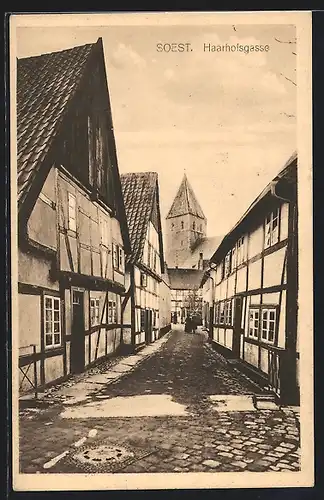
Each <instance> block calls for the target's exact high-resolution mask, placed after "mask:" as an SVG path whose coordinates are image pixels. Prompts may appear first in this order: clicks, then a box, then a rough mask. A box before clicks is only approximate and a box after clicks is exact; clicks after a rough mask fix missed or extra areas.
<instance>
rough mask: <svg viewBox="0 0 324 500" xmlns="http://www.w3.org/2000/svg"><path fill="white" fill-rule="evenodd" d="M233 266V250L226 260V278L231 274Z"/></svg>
mask: <svg viewBox="0 0 324 500" xmlns="http://www.w3.org/2000/svg"><path fill="white" fill-rule="evenodd" d="M231 268H232V251H229V252H228V254H227V255H226V257H225V260H224V276H223V277H224V278H227V276H229V275H230V274H231V270H232V269H231Z"/></svg>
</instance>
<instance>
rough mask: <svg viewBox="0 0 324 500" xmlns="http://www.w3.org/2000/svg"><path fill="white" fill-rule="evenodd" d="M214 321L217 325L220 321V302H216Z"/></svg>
mask: <svg viewBox="0 0 324 500" xmlns="http://www.w3.org/2000/svg"><path fill="white" fill-rule="evenodd" d="M214 323H215V324H216V325H217V324H218V323H219V303H217V304H215V309H214Z"/></svg>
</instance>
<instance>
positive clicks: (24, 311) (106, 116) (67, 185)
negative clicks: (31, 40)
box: [17, 39, 130, 389]
mask: <svg viewBox="0 0 324 500" xmlns="http://www.w3.org/2000/svg"><path fill="white" fill-rule="evenodd" d="M17 139H18V148H17V176H18V178H17V181H18V182H17V183H18V193H17V194H18V223H19V228H18V234H19V241H18V245H19V249H18V267H19V277H18V279H19V283H18V292H19V311H18V312H19V354H20V355H19V368H20V375H21V387H22V389H24V388H25V389H28V388H29V387H30V386H32V385H36V384H37V386H38V387H39V388H42V387H44V386H46V385H47V384H49V383H52V382H54V381H57V380H59V379H62V378H64V377H66V376H68V375H69V374H71V373H78V372H82V371H83V370H84V369H85V368H87V367H89V366H91V365H93V364H94V363H95V362H96V361H97V360H98V359H102V358H103V357H105V356H107V355H109V354H110V353H113V352H115V351H116V350H117V349H118V346H119V345H120V342H121V297H122V295H123V294H124V292H125V274H124V273H125V265H124V261H125V259H124V253H125V252H126V253H127V252H129V250H130V242H129V235H128V230H127V221H126V214H125V209H124V205H123V201H122V191H121V184H120V178H119V172H118V166H117V157H116V150H115V140H114V133H113V125H112V117H111V108H110V100H109V93H108V87H107V78H106V70H105V62H104V53H103V44H102V40H101V39H99V40H98V41H97V42H96V43H94V44H87V45H83V46H78V47H75V48H72V49H68V50H63V51H60V52H55V53H48V54H44V55H40V56H35V57H28V58H25V59H19V60H18V61H17Z"/></svg>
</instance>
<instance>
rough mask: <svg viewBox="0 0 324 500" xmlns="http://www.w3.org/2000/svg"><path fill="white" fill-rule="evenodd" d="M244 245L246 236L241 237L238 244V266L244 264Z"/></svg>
mask: <svg viewBox="0 0 324 500" xmlns="http://www.w3.org/2000/svg"><path fill="white" fill-rule="evenodd" d="M244 245H245V238H244V236H241V238H239V239H238V241H237V243H236V247H237V249H236V263H237V266H239V265H240V264H242V263H243V262H244V257H245V256H244Z"/></svg>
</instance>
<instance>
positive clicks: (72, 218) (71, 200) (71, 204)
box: [68, 192, 77, 232]
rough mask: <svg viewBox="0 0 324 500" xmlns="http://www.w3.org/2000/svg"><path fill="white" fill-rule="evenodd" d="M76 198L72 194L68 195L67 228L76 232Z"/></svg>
mask: <svg viewBox="0 0 324 500" xmlns="http://www.w3.org/2000/svg"><path fill="white" fill-rule="evenodd" d="M76 217H77V210H76V196H75V195H74V194H73V193H70V192H69V193H68V228H69V229H70V230H71V231H74V232H76Z"/></svg>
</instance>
